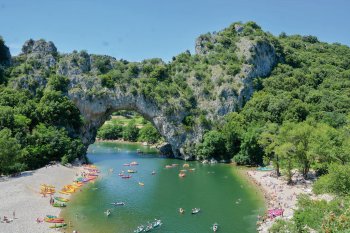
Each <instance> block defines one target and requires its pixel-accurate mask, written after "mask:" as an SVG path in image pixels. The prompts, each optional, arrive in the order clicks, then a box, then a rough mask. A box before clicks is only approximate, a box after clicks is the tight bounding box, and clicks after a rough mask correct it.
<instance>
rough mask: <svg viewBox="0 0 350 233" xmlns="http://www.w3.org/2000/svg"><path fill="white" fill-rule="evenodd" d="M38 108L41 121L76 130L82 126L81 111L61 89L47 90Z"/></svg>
mask: <svg viewBox="0 0 350 233" xmlns="http://www.w3.org/2000/svg"><path fill="white" fill-rule="evenodd" d="M37 109H38V112H39V116H40V121H41V122H45V123H46V124H51V125H55V126H61V127H66V128H67V129H69V128H73V129H75V130H77V129H79V127H80V126H81V123H82V122H81V119H80V111H79V110H78V108H77V107H76V106H75V105H74V103H73V102H72V101H71V100H69V99H68V97H66V96H63V95H62V92H60V91H45V93H44V96H43V97H42V98H41V100H40V102H39V104H38V108H37Z"/></svg>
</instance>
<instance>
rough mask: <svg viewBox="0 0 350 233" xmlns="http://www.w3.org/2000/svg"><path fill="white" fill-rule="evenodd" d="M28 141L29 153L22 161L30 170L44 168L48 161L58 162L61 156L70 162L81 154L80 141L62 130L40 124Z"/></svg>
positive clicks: (81, 146) (81, 145)
mask: <svg viewBox="0 0 350 233" xmlns="http://www.w3.org/2000/svg"><path fill="white" fill-rule="evenodd" d="M28 141H29V145H28V147H27V150H28V152H29V153H28V155H27V156H26V157H24V160H25V162H26V164H28V165H29V166H30V167H32V168H38V167H41V166H44V165H46V164H47V163H49V162H50V161H60V160H61V158H62V157H63V156H66V157H67V158H68V160H69V161H72V160H73V159H75V158H77V157H79V156H81V155H82V153H83V144H82V142H81V140H80V139H73V138H70V137H69V136H68V133H67V131H66V130H65V129H63V128H61V129H58V128H56V127H54V126H46V125H44V124H42V123H41V124H39V125H38V126H37V127H36V128H35V129H34V130H33V132H32V134H31V135H30V137H29V139H28Z"/></svg>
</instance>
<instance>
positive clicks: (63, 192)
mask: <svg viewBox="0 0 350 233" xmlns="http://www.w3.org/2000/svg"><path fill="white" fill-rule="evenodd" d="M59 193H61V194H65V195H70V193H68V192H66V191H59Z"/></svg>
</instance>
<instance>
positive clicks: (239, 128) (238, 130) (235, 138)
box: [222, 112, 244, 157]
mask: <svg viewBox="0 0 350 233" xmlns="http://www.w3.org/2000/svg"><path fill="white" fill-rule="evenodd" d="M225 120H226V123H225V124H224V125H223V127H222V134H223V136H224V137H225V141H226V145H225V147H226V150H227V152H228V153H229V154H230V155H231V156H232V157H233V156H235V155H236V154H238V152H239V150H240V146H241V141H242V135H243V132H244V129H243V125H244V118H243V116H242V115H241V114H238V113H236V112H233V113H230V114H228V115H227V116H226V117H225Z"/></svg>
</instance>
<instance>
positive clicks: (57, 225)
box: [50, 223, 67, 228]
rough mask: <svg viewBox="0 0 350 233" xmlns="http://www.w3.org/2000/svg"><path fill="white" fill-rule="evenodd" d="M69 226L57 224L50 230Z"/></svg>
mask: <svg viewBox="0 0 350 233" xmlns="http://www.w3.org/2000/svg"><path fill="white" fill-rule="evenodd" d="M66 226H67V224H66V223H61V224H55V225H53V226H50V228H63V227H66Z"/></svg>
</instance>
